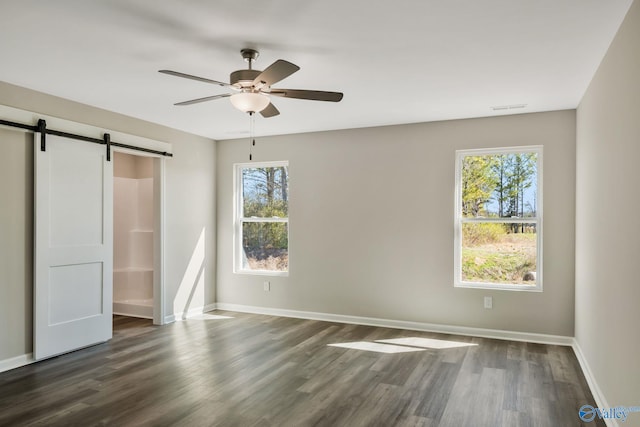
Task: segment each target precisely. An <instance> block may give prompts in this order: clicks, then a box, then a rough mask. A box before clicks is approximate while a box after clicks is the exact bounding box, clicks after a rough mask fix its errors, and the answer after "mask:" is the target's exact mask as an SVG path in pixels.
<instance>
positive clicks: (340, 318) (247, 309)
mask: <svg viewBox="0 0 640 427" xmlns="http://www.w3.org/2000/svg"><path fill="white" fill-rule="evenodd" d="M215 307H216V309H218V310H228V311H238V312H241V313H253V314H266V315H270V316H281V317H295V318H298V319H311V320H322V321H326V322H336V323H350V324H356V325H367V326H379V327H383V328H394V329H408V330H411V331H424V332H438V333H443V334H455V335H468V336H473V337H481V338H495V339H501V340H510V341H525V342H531V343H540V344H552V345H564V346H571V345H572V344H573V342H574V340H573V337H565V336H561V335H545V334H534V333H528V332H514V331H503V330H499V329H483V328H471V327H466V326H450V325H439V324H435V323H422V322H409V321H402V320H391V319H379V318H375V317H360V316H346V315H342V314H330V313H317V312H312V311H297V310H284V309H279V308H266V307H255V306H248V305H239V304H229V303H224V302H219V303H217V304H215Z"/></svg>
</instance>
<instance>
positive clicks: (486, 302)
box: [484, 297, 493, 308]
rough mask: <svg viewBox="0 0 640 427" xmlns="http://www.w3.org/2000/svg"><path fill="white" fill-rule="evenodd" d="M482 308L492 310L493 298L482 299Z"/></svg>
mask: <svg viewBox="0 0 640 427" xmlns="http://www.w3.org/2000/svg"><path fill="white" fill-rule="evenodd" d="M484 308H493V297H484Z"/></svg>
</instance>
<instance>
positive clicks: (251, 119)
mask: <svg viewBox="0 0 640 427" xmlns="http://www.w3.org/2000/svg"><path fill="white" fill-rule="evenodd" d="M255 121H256V119H255V117H254V115H253V111H249V160H253V153H252V147H254V146H255V145H256V138H255Z"/></svg>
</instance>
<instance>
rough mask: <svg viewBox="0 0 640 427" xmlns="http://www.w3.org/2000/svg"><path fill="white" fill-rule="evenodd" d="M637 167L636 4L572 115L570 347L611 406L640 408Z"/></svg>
mask: <svg viewBox="0 0 640 427" xmlns="http://www.w3.org/2000/svg"><path fill="white" fill-rule="evenodd" d="M639 159H640V3H639V2H637V1H636V2H634V3H633V5H632V6H631V8H630V9H629V12H628V13H627V17H626V18H625V20H624V22H623V24H622V26H621V27H620V30H619V31H618V34H617V35H616V37H615V39H614V40H613V42H612V44H611V46H610V48H609V51H608V52H607V55H606V56H605V57H604V59H603V61H602V63H601V64H600V68H599V69H598V71H597V73H596V74H595V76H594V78H593V80H592V82H591V84H590V86H589V89H588V90H587V92H586V94H585V96H584V97H583V99H582V102H581V103H580V106H579V108H578V111H577V190H576V197H577V199H576V200H577V201H576V206H577V209H576V210H577V215H576V271H577V274H576V301H575V306H576V340H577V342H578V345H579V346H580V348H581V349H582V352H583V354H584V356H585V358H586V360H587V363H588V364H589V366H590V368H591V371H592V373H593V376H594V378H595V380H596V382H597V384H598V386H599V388H600V390H601V392H602V394H603V395H604V396H605V397H606V399H607V401H608V404H609V405H612V406H619V405H627V406H635V405H638V404H639V403H638V402H640V363H639V362H638V360H639V359H638V357H639V355H640V332H639V330H638V327H639V326H640V276H639V274H638V261H639V260H640V228H638V222H637V220H636V217H637V216H638V214H639V213H640V198H639V197H638V194H639V191H640V190H639V187H640V178H639V175H638V169H639V168H638V164H639V163H638V162H639ZM630 422H631V424H630ZM621 425H622V424H621ZM625 425H640V414H632V415H630V418H629V421H627V422H626V424H625Z"/></svg>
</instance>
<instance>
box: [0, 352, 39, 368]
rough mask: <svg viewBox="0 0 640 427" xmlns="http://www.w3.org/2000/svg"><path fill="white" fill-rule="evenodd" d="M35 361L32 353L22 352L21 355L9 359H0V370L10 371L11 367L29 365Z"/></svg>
mask: <svg viewBox="0 0 640 427" xmlns="http://www.w3.org/2000/svg"><path fill="white" fill-rule="evenodd" d="M33 362H35V360H34V359H33V353H27V354H23V355H22V356H16V357H12V358H11V359H4V360H0V372H5V371H10V370H11V369H15V368H19V367H21V366H25V365H29V364H31V363H33Z"/></svg>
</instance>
